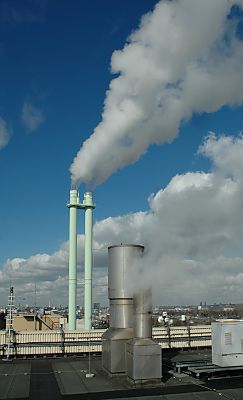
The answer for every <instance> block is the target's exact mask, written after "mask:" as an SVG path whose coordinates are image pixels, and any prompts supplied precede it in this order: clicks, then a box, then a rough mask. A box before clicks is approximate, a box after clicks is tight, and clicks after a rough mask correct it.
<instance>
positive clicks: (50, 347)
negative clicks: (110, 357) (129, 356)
mask: <svg viewBox="0 0 243 400" xmlns="http://www.w3.org/2000/svg"><path fill="white" fill-rule="evenodd" d="M104 332H105V329H97V330H91V331H63V330H60V329H59V330H52V331H17V332H15V334H14V335H13V342H12V343H11V346H10V349H8V351H10V355H11V356H14V357H41V356H51V355H54V356H62V355H73V354H77V355H79V354H80V355H81V354H85V353H88V352H92V353H99V352H101V351H102V339H101V338H102V335H103V333H104ZM153 338H154V340H156V341H157V342H158V343H159V344H160V345H161V348H163V349H168V348H195V347H209V346H211V344H212V342H211V326H210V325H201V326H184V327H163V328H153ZM7 346H9V344H8V338H7V332H6V331H2V332H0V356H2V357H4V356H5V354H6V349H7Z"/></svg>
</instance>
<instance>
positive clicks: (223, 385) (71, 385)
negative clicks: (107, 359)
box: [0, 350, 243, 400]
mask: <svg viewBox="0 0 243 400" xmlns="http://www.w3.org/2000/svg"><path fill="white" fill-rule="evenodd" d="M208 358H210V352H209V351H205V352H204V351H185V350H184V351H180V352H178V351H176V352H172V351H163V362H164V367H165V370H164V372H163V378H162V382H161V385H159V386H156V387H154V386H145V387H135V386H134V385H131V384H130V383H129V382H128V381H127V379H126V377H125V376H119V377H112V378H111V377H108V376H107V374H106V373H105V372H104V371H103V370H102V366H101V356H93V355H91V357H90V362H89V358H88V357H68V358H65V357H64V358H46V359H29V360H27V359H17V360H13V361H11V362H10V361H0V399H33V400H38V399H41V400H43V399H44V400H48V399H52V400H53V399H80V400H82V399H85V400H89V399H99V400H102V399H111V400H112V399H118V398H119V399H121V400H122V399H124V400H125V399H131V400H133V399H134V400H135V399H136V400H138V399H144V400H159V399H161V400H187V399H188V400H189V399H190V400H214V399H218V398H219V396H221V398H227V399H231V400H238V399H239V400H242V399H243V379H242V377H241V378H224V379H217V380H212V381H205V382H204V381H201V380H198V379H196V378H193V377H192V376H189V375H186V374H183V373H181V374H179V373H176V372H173V370H172V369H171V367H170V366H169V364H170V360H171V361H189V360H199V359H201V360H202V359H208ZM87 372H91V373H94V374H95V376H94V377H93V378H86V373H87Z"/></svg>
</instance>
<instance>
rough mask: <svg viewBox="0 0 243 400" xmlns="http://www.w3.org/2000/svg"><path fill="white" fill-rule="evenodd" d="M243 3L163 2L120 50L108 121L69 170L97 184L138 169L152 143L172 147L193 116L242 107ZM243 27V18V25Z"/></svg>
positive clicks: (107, 106) (106, 113)
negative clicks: (242, 29) (240, 28)
mask: <svg viewBox="0 0 243 400" xmlns="http://www.w3.org/2000/svg"><path fill="white" fill-rule="evenodd" d="M233 5H235V6H236V5H238V6H239V7H243V1H242V0H238V1H237V0H235V1H234V0H229V1H228V0H213V1H212V0H203V1H200V0H180V1H164V0H163V1H160V2H159V3H158V4H157V5H156V7H155V9H154V11H153V12H151V13H148V14H147V15H145V16H144V17H143V18H142V21H141V24H140V27H139V29H137V30H136V31H135V32H133V33H132V35H131V36H130V37H129V39H128V42H127V43H126V44H125V46H124V48H123V49H122V50H118V51H114V53H113V55H112V59H111V70H112V72H113V73H116V74H119V76H118V77H116V78H115V79H113V80H112V81H111V83H110V86H109V89H108V91H107V94H106V99H105V102H104V111H103V114H102V121H101V122H100V124H99V125H98V126H97V127H96V128H95V130H94V132H93V134H92V135H91V136H90V137H89V139H87V140H86V141H85V142H84V143H83V145H82V147H81V149H80V150H79V152H78V153H77V156H76V157H75V159H74V161H73V163H72V165H71V167H70V171H71V174H72V181H73V183H75V184H76V185H78V184H80V183H82V182H89V181H90V182H91V183H93V184H94V185H95V184H99V183H101V182H102V181H104V180H105V179H107V178H108V177H109V176H110V175H111V174H112V173H114V172H115V171H117V170H118V169H120V168H122V167H124V166H125V165H128V164H131V163H134V162H135V161H137V160H138V159H139V157H140V156H141V155H142V154H143V153H144V152H145V151H146V150H147V148H148V147H149V145H150V144H153V143H156V144H158V143H163V142H171V141H172V140H173V139H174V138H175V137H176V136H177V134H178V132H179V128H180V125H181V123H182V122H183V121H185V120H187V119H190V118H191V116H192V115H193V114H194V113H203V112H207V113H211V112H215V111H216V110H218V109H220V108H221V107H222V106H223V105H228V106H232V105H239V104H242V101H243V68H242V64H243V42H242V41H241V40H240V39H239V37H238V36H237V24H238V23H239V22H240V18H242V14H241V16H240V13H238V14H239V15H238V16H237V15H236V14H237V13H235V17H234V18H233V17H232V16H231V18H228V15H229V13H230V11H231V7H232V6H233ZM241 22H242V20H241Z"/></svg>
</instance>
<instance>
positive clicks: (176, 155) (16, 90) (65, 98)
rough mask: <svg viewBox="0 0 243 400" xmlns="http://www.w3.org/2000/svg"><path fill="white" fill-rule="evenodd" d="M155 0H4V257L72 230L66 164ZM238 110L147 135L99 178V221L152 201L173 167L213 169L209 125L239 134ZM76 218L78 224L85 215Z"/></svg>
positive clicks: (0, 14)
mask: <svg viewBox="0 0 243 400" xmlns="http://www.w3.org/2000/svg"><path fill="white" fill-rule="evenodd" d="M156 3H157V2H156V1H152V0H133V1H129V0H123V1H112V0H104V1H98V0H95V1H93V2H90V1H85V0H82V1H78V0H71V1H64V0H58V1H57V0H50V1H44V0H41V1H38V0H35V1H28V0H22V1H21V2H20V1H18V0H0V71H1V74H0V116H1V118H2V119H3V120H4V121H5V123H6V126H7V130H8V133H9V135H10V140H9V143H8V144H7V145H6V146H5V147H4V148H2V149H1V151H0V169H1V174H0V179H1V182H0V184H1V198H0V204H1V206H0V227H1V229H0V249H1V252H0V265H1V266H2V267H3V266H4V263H5V261H6V260H7V259H13V258H26V259H27V258H28V257H30V256H32V255H34V254H38V253H48V254H50V253H53V252H55V251H56V250H57V249H58V248H59V246H60V245H61V244H62V243H63V242H65V241H66V240H68V209H67V208H66V202H67V200H68V196H69V189H70V172H69V167H70V165H71V163H72V161H73V158H74V156H75V155H76V153H77V151H78V150H79V148H80V146H81V145H82V143H83V142H84V141H85V140H86V139H87V138H88V137H89V136H90V135H91V134H92V132H93V130H94V128H95V127H96V126H97V124H98V123H99V122H100V121H101V113H102V109H103V104H104V99H105V96H106V90H107V89H108V85H109V82H110V80H111V79H112V78H113V77H114V76H113V75H112V74H111V72H110V60H111V55H112V53H113V51H114V50H118V49H122V48H123V46H124V44H125V42H126V39H127V37H128V36H129V34H130V33H131V32H132V31H134V30H135V29H137V28H138V26H139V21H140V18H141V16H142V15H143V14H145V13H146V12H148V11H150V10H152V9H153V7H154V5H155V4H156ZM241 32H242V31H241V28H240V27H239V34H241ZM24 110H25V112H24ZM242 111H243V108H242V106H240V105H238V106H233V107H230V106H228V105H225V106H223V107H222V108H220V109H219V110H218V111H216V112H210V113H207V112H199V113H198V114H194V115H193V116H192V118H189V120H188V121H185V122H183V123H182V124H181V125H180V129H179V135H178V137H177V138H176V139H174V140H173V141H172V143H170V144H168V143H164V144H161V145H159V146H158V145H155V144H153V145H151V146H150V147H149V149H148V150H147V152H146V153H145V154H144V155H143V156H142V157H141V158H140V160H139V161H137V162H136V163H134V164H132V165H129V166H127V167H124V168H123V169H121V170H120V171H118V172H115V173H114V174H113V175H112V176H111V177H109V178H108V179H107V180H106V181H105V182H103V183H102V184H101V185H99V186H97V187H96V188H95V190H94V200H95V202H96V204H97V208H96V210H95V215H94V218H95V221H100V220H103V219H105V218H107V217H109V216H111V217H116V216H122V215H125V214H129V213H134V212H136V211H146V210H148V207H149V206H148V197H149V196H150V195H151V194H152V193H157V192H158V191H159V190H160V189H161V188H164V187H166V185H168V183H169V182H170V180H171V179H172V178H173V177H174V176H175V175H177V174H184V173H186V172H188V171H190V172H196V171H204V172H207V171H210V170H211V168H212V163H211V162H210V160H209V159H208V158H205V157H203V156H202V155H200V154H198V153H197V151H198V147H199V146H200V145H201V144H202V142H203V140H204V138H205V137H206V136H207V135H208V132H210V131H213V132H215V133H216V134H222V133H225V134H227V135H233V136H234V135H235V136H237V135H239V133H241V132H242V129H243V128H242V127H243V125H242ZM85 189H86V186H85V184H82V185H81V187H80V193H81V195H82V193H83V191H84V190H85ZM79 221H80V222H79V231H80V232H81V233H82V232H83V226H82V222H83V221H82V215H80V217H79Z"/></svg>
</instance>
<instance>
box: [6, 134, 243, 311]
mask: <svg viewBox="0 0 243 400" xmlns="http://www.w3.org/2000/svg"><path fill="white" fill-rule="evenodd" d="M199 151H200V153H201V154H202V155H203V156H204V157H207V158H210V160H211V162H212V171H211V172H203V171H201V172H191V171H188V172H186V173H183V174H178V175H176V176H174V177H173V178H172V179H171V181H170V182H169V183H168V185H167V186H165V187H163V188H161V189H160V190H159V191H157V193H155V194H152V195H151V196H150V198H149V205H148V208H147V210H146V211H143V212H142V211H138V212H134V213H129V214H127V215H121V216H117V217H109V218H106V219H104V220H101V221H98V222H96V224H95V225H94V243H93V247H94V279H93V285H94V287H93V289H94V290H93V296H94V297H93V301H94V302H96V301H100V302H101V303H105V302H107V247H108V246H110V245H112V244H120V243H136V244H143V245H144V246H145V256H144V260H143V263H142V264H141V265H139V268H138V273H137V274H136V272H137V270H136V269H135V270H134V273H135V275H133V279H131V277H130V282H131V285H134V286H136V289H137V288H139V287H144V286H145V285H146V286H151V287H152V289H153V294H154V300H155V303H156V304H193V303H194V304H199V302H200V301H202V300H206V301H207V302H208V303H214V302H224V303H226V302H237V303H240V302H242V284H243V251H242V237H243V163H242V159H243V135H239V136H224V135H221V136H216V135H214V134H211V135H209V136H208V137H207V138H206V139H205V141H204V143H203V144H202V145H201V147H200V150H199ZM68 248H69V247H68V242H65V243H63V244H62V245H61V247H60V248H59V249H58V250H57V251H56V252H55V253H53V254H50V255H49V254H36V255H33V256H31V257H29V258H28V259H20V258H14V259H11V260H8V261H7V262H6V263H5V265H4V266H3V268H2V269H1V270H0V303H1V302H2V304H5V302H6V299H7V292H8V288H9V284H10V282H12V284H13V285H14V287H15V290H16V293H21V294H22V293H23V294H24V297H26V298H27V297H28V298H29V300H28V301H29V302H32V303H33V298H34V290H35V282H36V284H37V289H38V293H39V294H38V296H37V298H38V299H39V300H40V301H41V303H42V304H43V302H46V304H47V303H48V301H49V299H54V301H55V304H57V302H60V303H62V304H67V301H68V299H67V295H68V269H67V264H68ZM83 254H84V236H83V235H82V236H81V235H79V236H78V265H79V267H78V281H79V284H78V304H83V278H84V274H83ZM80 280H81V281H82V282H80ZM16 295H17V294H16ZM39 300H38V301H39ZM155 303H154V304H155Z"/></svg>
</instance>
